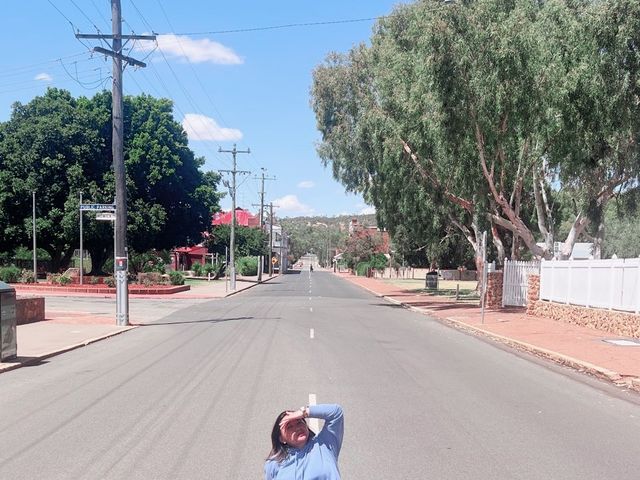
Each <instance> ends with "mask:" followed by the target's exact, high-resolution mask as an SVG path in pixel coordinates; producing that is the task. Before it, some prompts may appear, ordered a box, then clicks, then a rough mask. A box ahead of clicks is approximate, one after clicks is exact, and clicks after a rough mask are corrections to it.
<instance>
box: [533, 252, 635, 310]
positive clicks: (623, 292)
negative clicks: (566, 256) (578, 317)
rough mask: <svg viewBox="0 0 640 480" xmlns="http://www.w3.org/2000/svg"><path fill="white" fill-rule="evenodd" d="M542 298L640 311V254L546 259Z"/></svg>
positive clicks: (541, 288) (541, 279) (611, 308)
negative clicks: (631, 256)
mask: <svg viewBox="0 0 640 480" xmlns="http://www.w3.org/2000/svg"><path fill="white" fill-rule="evenodd" d="M540 299H541V300H550V301H553V302H558V303H566V304H571V305H582V306H585V307H597V308H607V309H609V310H622V311H626V312H635V313H638V312H639V311H640V258H626V259H625V258H615V259H609V260H551V261H546V262H542V264H541V270H540Z"/></svg>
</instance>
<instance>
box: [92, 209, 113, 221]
mask: <svg viewBox="0 0 640 480" xmlns="http://www.w3.org/2000/svg"><path fill="white" fill-rule="evenodd" d="M96 220H103V221H106V222H115V221H116V214H115V213H114V212H104V211H103V212H100V213H97V214H96Z"/></svg>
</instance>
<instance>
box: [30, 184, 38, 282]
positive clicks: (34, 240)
mask: <svg viewBox="0 0 640 480" xmlns="http://www.w3.org/2000/svg"><path fill="white" fill-rule="evenodd" d="M31 193H32V195H33V278H34V280H35V282H36V283H38V260H37V258H38V256H37V254H36V252H37V250H36V192H35V190H34V191H33V192H31Z"/></svg>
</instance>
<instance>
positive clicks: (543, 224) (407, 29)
mask: <svg viewBox="0 0 640 480" xmlns="http://www.w3.org/2000/svg"><path fill="white" fill-rule="evenodd" d="M638 18H640V4H639V3H638V2H633V1H630V0H615V1H614V0H612V1H603V2H591V1H587V0H585V1H571V2H569V1H562V0H555V1H554V0H550V1H547V2H535V1H531V0H514V1H508V2H505V1H502V0H486V1H473V0H470V1H464V2H454V3H445V2H441V1H436V0H422V1H418V2H415V3H413V4H409V5H403V6H399V7H397V8H396V9H395V10H394V11H393V12H392V14H391V15H389V16H387V17H385V18H383V19H381V20H380V21H379V22H378V24H377V25H376V28H375V29H374V34H373V36H372V39H371V45H370V46H365V45H358V46H356V47H354V48H352V49H351V50H350V51H349V52H347V53H345V54H339V53H330V54H329V55H328V56H327V59H326V61H325V62H324V63H323V64H322V65H319V66H318V67H317V68H316V69H315V71H314V73H313V86H312V91H311V103H312V107H313V109H314V111H315V113H316V119H317V125H318V129H319V130H320V132H321V134H322V142H321V143H320V145H319V147H318V152H319V155H320V156H321V158H322V160H323V162H324V163H325V164H326V165H328V164H331V166H332V169H333V174H334V177H335V178H336V179H338V180H339V181H341V182H342V183H343V184H344V185H345V188H346V189H347V190H350V191H356V192H360V193H362V194H363V195H364V196H365V198H366V199H367V200H369V201H370V202H372V203H373V204H374V205H375V206H376V209H377V212H378V213H377V215H378V220H379V223H380V224H381V226H384V227H386V228H388V230H389V231H390V232H391V234H392V235H393V237H394V240H396V242H398V239H401V240H402V241H403V242H404V243H405V244H406V245H407V246H409V245H420V244H422V245H425V244H429V245H438V244H440V243H441V240H442V239H443V238H451V236H452V235H462V236H464V238H466V239H467V240H468V242H469V245H471V247H472V248H473V250H474V251H475V254H476V259H478V257H479V255H480V248H479V247H480V245H479V243H480V242H479V239H480V232H481V231H482V230H487V231H489V232H490V235H491V238H492V239H493V245H494V247H495V251H496V254H497V256H498V257H499V259H500V260H501V259H502V257H504V256H505V255H507V254H508V253H507V250H508V249H509V248H510V249H511V256H512V257H516V258H517V257H518V256H520V255H521V254H522V253H523V250H522V246H524V248H525V250H524V251H525V252H529V254H531V255H534V256H536V257H547V258H548V257H550V256H551V255H552V253H553V243H554V242H555V241H557V238H556V231H557V229H558V227H559V225H560V224H562V223H563V222H566V221H567V220H570V223H571V227H570V229H569V231H568V232H567V235H566V238H565V239H564V240H565V243H566V244H567V248H568V250H569V251H570V250H571V248H570V247H572V246H573V242H575V241H576V239H577V238H578V237H579V236H580V235H583V236H587V235H590V236H591V237H592V238H595V239H596V245H599V244H601V241H602V238H603V231H604V227H603V225H604V219H605V215H604V208H605V206H606V202H607V201H608V200H609V199H611V198H613V197H614V196H615V195H617V194H618V193H619V192H620V191H628V190H633V189H637V188H638V173H639V161H638V158H639V157H638V142H637V140H638V133H639V132H640V129H639V128H638V127H639V126H640V125H639V124H638V121H639V119H640V115H639V114H640V111H639V109H640V101H639V93H640V84H639V80H638V65H639V64H640V63H639V60H640V51H639V49H638V38H640V22H639V20H638ZM569 190H570V191H571V194H570V195H566V194H565V195H564V196H563V195H561V193H562V192H563V191H569ZM564 199H567V200H568V201H567V202H566V204H562V205H561V202H562V201H563V200H564ZM598 239H599V240H598ZM432 255H434V256H438V255H439V252H438V251H437V250H436V251H433V252H432Z"/></svg>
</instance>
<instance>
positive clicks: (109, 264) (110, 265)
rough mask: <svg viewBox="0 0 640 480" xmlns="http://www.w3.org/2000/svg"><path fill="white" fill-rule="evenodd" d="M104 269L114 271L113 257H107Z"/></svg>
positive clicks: (103, 265) (107, 271) (105, 271)
mask: <svg viewBox="0 0 640 480" xmlns="http://www.w3.org/2000/svg"><path fill="white" fill-rule="evenodd" d="M102 271H103V272H104V273H113V257H111V258H107V259H106V260H105V262H104V263H103V264H102Z"/></svg>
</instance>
